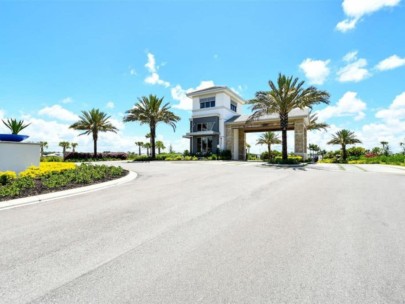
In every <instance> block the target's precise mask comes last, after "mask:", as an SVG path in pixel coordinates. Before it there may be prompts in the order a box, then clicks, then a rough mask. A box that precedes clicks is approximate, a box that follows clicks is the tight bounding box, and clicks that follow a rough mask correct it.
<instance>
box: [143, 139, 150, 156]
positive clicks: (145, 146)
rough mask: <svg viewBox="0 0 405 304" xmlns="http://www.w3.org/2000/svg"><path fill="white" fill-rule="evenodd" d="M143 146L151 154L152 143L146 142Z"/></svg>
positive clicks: (147, 153)
mask: <svg viewBox="0 0 405 304" xmlns="http://www.w3.org/2000/svg"><path fill="white" fill-rule="evenodd" d="M143 147H144V148H145V149H146V155H147V156H149V149H150V148H151V147H152V145H151V144H150V143H148V142H147V143H144V144H143Z"/></svg>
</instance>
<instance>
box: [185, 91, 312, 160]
mask: <svg viewBox="0 0 405 304" xmlns="http://www.w3.org/2000/svg"><path fill="white" fill-rule="evenodd" d="M187 96H188V97H190V98H192V101H193V107H192V116H191V118H190V132H188V133H187V134H186V135H185V136H184V137H185V138H189V139H190V152H191V154H196V155H206V154H210V153H218V152H219V151H221V150H229V151H231V154H232V159H234V160H245V159H246V133H254V132H267V131H281V129H280V119H279V115H278V113H273V114H270V115H265V116H262V117H259V118H258V119H256V120H254V121H249V115H242V106H243V105H244V104H245V101H244V100H243V99H242V98H241V97H240V96H239V95H237V94H236V93H235V92H233V91H232V90H230V89H229V88H228V87H225V86H215V87H211V88H207V89H204V90H199V91H194V92H191V93H188V94H187ZM308 124H309V110H308V109H298V108H297V109H293V110H292V111H291V112H290V113H289V120H288V127H287V130H291V131H294V154H296V155H300V156H302V157H303V158H304V159H306V157H307V126H308Z"/></svg>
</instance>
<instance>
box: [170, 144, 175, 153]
mask: <svg viewBox="0 0 405 304" xmlns="http://www.w3.org/2000/svg"><path fill="white" fill-rule="evenodd" d="M169 153H174V151H173V146H172V144H170V146H169Z"/></svg>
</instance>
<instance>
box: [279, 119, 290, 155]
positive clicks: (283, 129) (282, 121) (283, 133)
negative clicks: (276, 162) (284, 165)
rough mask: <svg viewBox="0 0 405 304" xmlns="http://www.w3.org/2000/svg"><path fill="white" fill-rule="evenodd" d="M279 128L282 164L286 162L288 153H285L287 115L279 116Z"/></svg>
mask: <svg viewBox="0 0 405 304" xmlns="http://www.w3.org/2000/svg"><path fill="white" fill-rule="evenodd" d="M280 127H281V141H282V155H283V162H286V161H287V160H288V153H287V128H288V113H287V114H280Z"/></svg>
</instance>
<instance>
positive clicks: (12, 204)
mask: <svg viewBox="0 0 405 304" xmlns="http://www.w3.org/2000/svg"><path fill="white" fill-rule="evenodd" d="M137 177H138V174H137V173H135V172H133V171H129V173H128V174H127V175H126V176H124V177H122V178H118V179H115V180H112V181H108V182H105V183H100V184H95V185H91V186H85V187H79V188H75V189H69V190H64V191H58V192H52V193H46V194H40V195H36V196H29V197H23V198H17V199H14V200H9V201H3V202H0V211H2V210H7V209H11V208H17V207H22V206H28V205H33V204H38V203H42V202H48V201H51V200H55V199H59V198H64V197H70V196H75V195H79V194H82V193H88V192H93V191H97V190H102V189H106V188H110V187H114V186H118V185H122V184H125V183H128V182H130V181H132V180H134V179H136V178H137Z"/></svg>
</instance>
